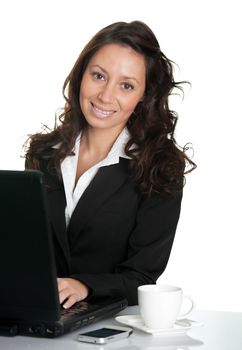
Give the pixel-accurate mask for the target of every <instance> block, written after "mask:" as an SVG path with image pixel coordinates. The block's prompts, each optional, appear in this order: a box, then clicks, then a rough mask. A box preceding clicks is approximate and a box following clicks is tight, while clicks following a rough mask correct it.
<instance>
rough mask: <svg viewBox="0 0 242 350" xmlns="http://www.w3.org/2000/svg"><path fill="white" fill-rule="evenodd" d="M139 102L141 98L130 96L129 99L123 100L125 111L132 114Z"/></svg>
mask: <svg viewBox="0 0 242 350" xmlns="http://www.w3.org/2000/svg"><path fill="white" fill-rule="evenodd" d="M139 100H140V98H139V97H137V96H129V98H124V99H123V100H122V106H123V109H124V110H126V111H127V112H130V111H131V112H133V110H134V109H135V107H136V106H137V104H138V102H139Z"/></svg>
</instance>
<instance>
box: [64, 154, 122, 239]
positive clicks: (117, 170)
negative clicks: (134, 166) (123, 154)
mask: <svg viewBox="0 0 242 350" xmlns="http://www.w3.org/2000/svg"><path fill="white" fill-rule="evenodd" d="M128 163H129V161H128V160H126V159H123V158H122V159H120V162H119V163H118V164H115V165H110V166H106V167H102V168H100V169H99V171H98V172H97V174H96V176H95V177H94V179H93V180H92V181H91V183H90V185H89V186H88V187H87V189H86V190H85V191H84V193H83V195H82V197H81V198H80V200H79V202H78V204H77V206H76V208H75V210H74V212H73V214H72V217H71V220H70V224H69V231H70V232H71V237H69V239H70V241H71V242H73V240H74V239H75V236H76V235H78V234H79V232H80V229H81V228H82V227H83V226H84V225H85V224H86V222H88V221H89V220H91V219H92V217H93V215H95V213H96V211H97V209H98V208H99V207H100V206H101V205H102V204H103V203H104V202H105V201H106V200H107V198H108V197H110V196H111V195H112V194H113V193H114V192H115V191H117V190H118V188H119V187H120V186H121V185H122V184H123V183H124V181H125V180H126V179H127V177H128ZM105 184H108V186H105ZM104 186H105V187H104Z"/></svg>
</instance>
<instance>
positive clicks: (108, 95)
mask: <svg viewBox="0 0 242 350" xmlns="http://www.w3.org/2000/svg"><path fill="white" fill-rule="evenodd" d="M114 96H115V93H114V87H113V86H112V85H111V84H108V83H107V84H105V86H102V89H101V90H100V91H99V94H98V98H99V100H100V101H102V102H103V103H112V102H113V100H114Z"/></svg>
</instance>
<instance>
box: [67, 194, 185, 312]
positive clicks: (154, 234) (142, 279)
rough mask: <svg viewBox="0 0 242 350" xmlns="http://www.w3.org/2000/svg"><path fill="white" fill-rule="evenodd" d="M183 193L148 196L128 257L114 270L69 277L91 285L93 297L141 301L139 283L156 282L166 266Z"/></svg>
mask: <svg viewBox="0 0 242 350" xmlns="http://www.w3.org/2000/svg"><path fill="white" fill-rule="evenodd" d="M181 198H182V194H181V193H180V194H178V195H176V196H171V195H168V194H162V195H157V194H156V195H153V196H151V197H149V198H144V199H143V200H142V201H141V203H140V205H139V209H138V212H137V216H136V224H135V227H134V229H133V231H132V232H131V234H130V237H129V242H128V247H127V251H128V253H127V258H126V259H125V260H124V261H123V262H121V263H120V264H118V265H117V266H116V268H115V271H114V272H113V273H98V274H95V273H92V274H89V273H81V274H74V275H71V276H69V277H71V278H73V279H76V280H79V281H81V282H82V283H84V284H85V285H86V286H88V288H89V290H90V291H91V294H90V296H91V297H94V296H95V297H97V296H107V295H122V296H125V297H126V298H127V299H128V301H129V305H132V304H137V287H138V286H139V285H141V284H150V283H155V281H156V279H157V278H158V277H159V276H160V275H161V274H162V273H163V271H164V270H165V268H166V265H167V262H168V259H169V256H170V252H171V248H172V244H173V240H174V235H175V231H176V226H177V222H178V219H179V215H180V205H181Z"/></svg>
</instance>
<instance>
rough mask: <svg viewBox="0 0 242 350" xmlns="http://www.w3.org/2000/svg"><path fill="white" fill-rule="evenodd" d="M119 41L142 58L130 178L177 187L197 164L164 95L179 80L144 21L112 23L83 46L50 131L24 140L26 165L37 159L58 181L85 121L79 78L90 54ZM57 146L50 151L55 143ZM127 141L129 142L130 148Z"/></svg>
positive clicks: (35, 164)
mask: <svg viewBox="0 0 242 350" xmlns="http://www.w3.org/2000/svg"><path fill="white" fill-rule="evenodd" d="M110 43H118V44H120V45H125V46H129V47H131V48H132V49H133V50H135V51H136V52H138V53H140V54H142V55H143V56H144V57H145V61H146V87H145V94H144V98H143V99H142V101H141V102H139V103H138V105H137V106H136V108H135V110H134V112H133V114H132V115H131V116H130V118H129V120H128V123H127V128H128V130H129V132H130V135H131V137H130V140H129V141H128V143H127V145H126V147H125V152H126V154H127V155H128V156H130V157H131V161H130V177H131V179H132V180H133V181H134V183H135V184H136V185H137V186H138V188H139V189H140V190H141V192H142V193H150V192H153V191H155V192H161V191H165V192H174V191H177V190H181V189H182V187H183V185H184V183H185V181H184V180H185V174H186V173H187V172H190V171H191V170H193V169H194V168H195V167H196V166H195V164H194V163H193V162H192V161H191V159H189V157H188V156H187V155H186V153H185V149H182V148H180V147H179V146H178V145H177V143H176V140H175V138H174V131H175V127H176V123H177V114H176V113H175V112H174V111H172V110H170V109H169V103H168V99H169V96H170V95H171V94H172V93H173V91H174V89H180V90H181V91H182V88H181V84H182V83H184V82H175V80H174V77H173V62H172V61H171V60H169V59H168V58H167V57H166V56H165V55H164V54H163V53H162V52H161V50H160V47H159V43H158V41H157V39H156V37H155V35H154V33H153V32H152V30H151V29H150V28H149V27H148V26H147V25H146V24H145V23H143V22H140V21H133V22H130V23H126V22H117V23H113V24H111V25H109V26H107V27H105V28H103V29H102V30H100V31H99V32H98V33H97V34H96V35H95V36H94V37H93V38H92V39H91V40H90V41H89V43H88V44H87V45H86V46H85V47H84V49H83V51H82V52H81V54H80V56H79V57H78V59H77V61H76V63H75V64H74V67H73V68H72V70H71V72H70V74H69V75H68V76H67V78H66V80H65V82H64V86H63V96H64V98H65V101H66V102H65V106H64V108H63V110H62V113H61V114H60V115H59V116H58V119H57V121H58V122H56V125H55V127H54V129H53V130H52V131H49V132H47V133H46V132H39V133H37V134H34V135H31V136H30V137H29V139H28V140H27V150H26V154H25V157H26V168H31V169H39V170H41V164H42V161H47V162H48V164H49V168H52V169H53V168H54V169H55V171H56V172H57V174H58V176H59V179H60V181H61V172H60V162H61V161H62V160H63V159H64V158H65V157H66V156H67V155H69V154H71V153H72V149H73V146H74V143H75V140H76V137H77V136H78V135H79V133H80V131H81V130H83V129H84V128H85V127H86V120H85V117H84V115H83V113H82V110H81V108H80V103H79V93H80V83H81V80H82V76H83V73H84V71H85V69H86V67H87V65H88V63H89V61H90V59H91V57H92V56H93V55H94V54H95V53H96V52H97V51H98V50H99V49H100V48H101V47H102V46H104V45H106V44H110ZM57 143H58V144H59V145H60V147H59V148H56V149H55V150H54V152H53V149H52V147H53V146H54V145H56V144H57ZM131 146H132V147H131Z"/></svg>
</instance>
